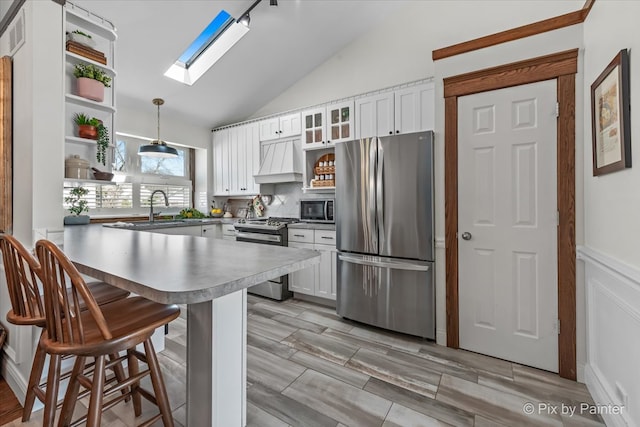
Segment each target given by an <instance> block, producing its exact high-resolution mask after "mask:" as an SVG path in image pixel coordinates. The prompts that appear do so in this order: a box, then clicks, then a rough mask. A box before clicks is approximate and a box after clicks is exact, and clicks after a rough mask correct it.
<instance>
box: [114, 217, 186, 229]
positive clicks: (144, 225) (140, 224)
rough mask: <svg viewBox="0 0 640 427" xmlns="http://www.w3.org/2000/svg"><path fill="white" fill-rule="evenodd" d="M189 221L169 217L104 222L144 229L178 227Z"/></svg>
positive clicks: (115, 225) (118, 226) (119, 226)
mask: <svg viewBox="0 0 640 427" xmlns="http://www.w3.org/2000/svg"><path fill="white" fill-rule="evenodd" d="M186 222H187V221H185V220H181V219H167V220H156V221H133V222H114V223H109V224H103V225H104V226H105V227H113V228H124V229H126V230H144V229H152V228H165V227H176V226H180V225H185V223H186Z"/></svg>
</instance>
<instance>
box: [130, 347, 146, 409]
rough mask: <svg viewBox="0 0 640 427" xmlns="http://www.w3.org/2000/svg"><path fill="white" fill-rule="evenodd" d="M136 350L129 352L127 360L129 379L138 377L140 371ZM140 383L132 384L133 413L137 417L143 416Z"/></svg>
mask: <svg viewBox="0 0 640 427" xmlns="http://www.w3.org/2000/svg"><path fill="white" fill-rule="evenodd" d="M134 351H135V348H133V349H130V350H127V359H128V365H129V377H133V376H135V375H138V373H139V372H140V370H139V369H138V358H137V357H136V355H135V354H134ZM139 387H140V382H135V383H133V384H131V399H132V400H133V413H134V414H135V416H136V417H139V416H140V415H142V396H140V391H138V388H139Z"/></svg>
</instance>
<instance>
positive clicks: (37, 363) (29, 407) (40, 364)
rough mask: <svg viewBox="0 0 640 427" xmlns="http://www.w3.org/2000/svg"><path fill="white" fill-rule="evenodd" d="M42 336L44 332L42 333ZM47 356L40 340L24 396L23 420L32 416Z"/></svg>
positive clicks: (27, 419)
mask: <svg viewBox="0 0 640 427" xmlns="http://www.w3.org/2000/svg"><path fill="white" fill-rule="evenodd" d="M40 335H41V336H42V334H40ZM46 358H47V353H46V352H45V351H44V349H43V348H42V345H40V342H38V348H37V349H36V354H35V356H34V358H33V365H31V374H29V385H28V386H27V395H26V396H25V398H24V409H23V410H22V421H23V422H26V421H29V419H30V418H31V412H32V411H33V404H34V403H35V400H36V392H35V390H36V388H38V387H40V379H41V378H42V370H43V369H44V362H45V360H46Z"/></svg>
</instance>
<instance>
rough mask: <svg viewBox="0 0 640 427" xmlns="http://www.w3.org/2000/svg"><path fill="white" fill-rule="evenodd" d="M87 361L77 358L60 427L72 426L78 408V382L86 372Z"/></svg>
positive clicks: (59, 423) (61, 415)
mask: <svg viewBox="0 0 640 427" xmlns="http://www.w3.org/2000/svg"><path fill="white" fill-rule="evenodd" d="M85 361H86V358H85V357H81V356H78V357H77V358H76V362H75V363H74V364H73V371H71V376H70V377H69V386H68V388H67V393H66V394H65V396H64V403H63V404H62V410H61V411H60V419H59V420H58V427H67V426H69V425H70V424H71V418H72V417H73V410H74V409H75V407H76V402H77V400H78V392H79V391H80V382H79V381H78V376H79V375H80V374H81V373H82V371H83V370H84V367H85Z"/></svg>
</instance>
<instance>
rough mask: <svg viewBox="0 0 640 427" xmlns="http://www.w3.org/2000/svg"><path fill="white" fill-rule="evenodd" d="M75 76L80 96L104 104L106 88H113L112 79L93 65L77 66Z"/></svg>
mask: <svg viewBox="0 0 640 427" xmlns="http://www.w3.org/2000/svg"><path fill="white" fill-rule="evenodd" d="M73 75H74V76H75V77H76V78H77V80H78V81H77V83H78V84H77V92H78V96H81V97H83V98H87V99H91V100H93V101H98V102H102V101H103V100H104V88H105V87H111V77H109V76H108V75H107V74H106V73H105V72H104V71H103V70H102V69H100V68H98V67H96V66H95V65H92V64H85V63H80V64H76V66H75V69H74V70H73Z"/></svg>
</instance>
